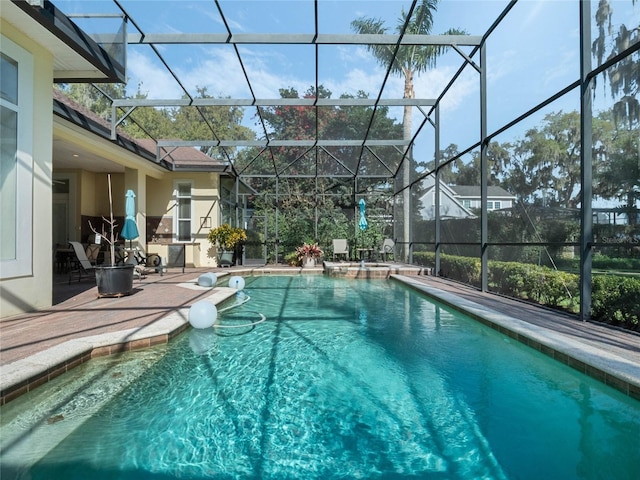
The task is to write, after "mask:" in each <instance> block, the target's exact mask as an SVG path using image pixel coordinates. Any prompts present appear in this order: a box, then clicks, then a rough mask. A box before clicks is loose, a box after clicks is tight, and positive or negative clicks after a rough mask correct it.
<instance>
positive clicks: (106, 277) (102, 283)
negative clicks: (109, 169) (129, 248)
mask: <svg viewBox="0 0 640 480" xmlns="http://www.w3.org/2000/svg"><path fill="white" fill-rule="evenodd" d="M107 181H108V183H109V219H108V220H107V219H106V218H104V217H102V220H103V221H104V222H105V223H106V224H108V225H109V234H108V235H107V233H106V232H105V228H104V224H103V225H102V233H99V232H98V231H97V230H96V229H95V228H93V225H91V222H89V228H91V230H92V231H93V233H95V234H96V235H101V238H103V239H104V240H105V241H106V242H107V243H108V244H109V253H110V262H109V264H108V265H101V266H96V267H95V271H96V285H97V287H98V296H99V297H120V296H123V295H129V294H130V293H131V292H132V291H133V269H134V265H133V264H124V265H116V248H115V247H116V245H115V244H116V241H117V237H118V236H117V234H116V233H115V227H116V226H117V225H116V222H115V220H114V219H113V199H112V196H111V175H107Z"/></svg>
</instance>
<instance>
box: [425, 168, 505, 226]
mask: <svg viewBox="0 0 640 480" xmlns="http://www.w3.org/2000/svg"><path fill="white" fill-rule="evenodd" d="M423 187H425V188H426V190H425V193H424V194H423V195H422V196H421V197H420V202H421V206H422V207H421V210H420V211H421V214H422V218H423V219H425V220H435V218H436V215H435V208H436V188H435V181H434V179H433V178H432V177H428V178H427V179H425V181H424V182H423ZM487 199H488V210H500V209H504V208H511V207H512V206H513V205H514V202H515V200H516V197H515V196H514V195H511V194H510V193H509V192H507V191H506V190H505V189H504V188H502V187H488V195H487ZM476 209H480V187H479V186H478V187H476V186H466V185H445V184H443V183H441V184H440V218H442V219H447V218H475V217H476V214H475V213H474V211H475V210H476Z"/></svg>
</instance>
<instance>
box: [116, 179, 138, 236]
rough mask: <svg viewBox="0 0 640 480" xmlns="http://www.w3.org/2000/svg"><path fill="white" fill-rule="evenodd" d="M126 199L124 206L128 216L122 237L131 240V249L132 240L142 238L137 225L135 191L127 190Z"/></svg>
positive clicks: (121, 233)
mask: <svg viewBox="0 0 640 480" xmlns="http://www.w3.org/2000/svg"><path fill="white" fill-rule="evenodd" d="M125 197H126V202H125V205H124V211H125V215H126V216H125V219H124V226H123V227H122V232H120V236H121V237H122V238H124V239H125V240H129V248H131V240H133V239H134V238H138V237H139V236H140V233H139V232H138V225H137V224H136V204H135V198H136V194H135V193H134V192H133V190H127V193H126V194H125Z"/></svg>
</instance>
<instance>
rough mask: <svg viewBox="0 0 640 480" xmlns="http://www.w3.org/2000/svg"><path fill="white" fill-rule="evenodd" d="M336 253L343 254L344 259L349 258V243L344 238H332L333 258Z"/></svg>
mask: <svg viewBox="0 0 640 480" xmlns="http://www.w3.org/2000/svg"><path fill="white" fill-rule="evenodd" d="M337 255H344V258H345V260H348V259H349V243H348V242H347V239H346V238H334V239H333V259H334V260H335V259H336V256H337Z"/></svg>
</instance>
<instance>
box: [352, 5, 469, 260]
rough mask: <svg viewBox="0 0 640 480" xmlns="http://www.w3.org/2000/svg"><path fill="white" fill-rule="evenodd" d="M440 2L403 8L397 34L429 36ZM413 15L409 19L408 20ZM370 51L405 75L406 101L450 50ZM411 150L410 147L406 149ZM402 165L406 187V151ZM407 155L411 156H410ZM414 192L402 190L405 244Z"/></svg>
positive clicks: (406, 132)
mask: <svg viewBox="0 0 640 480" xmlns="http://www.w3.org/2000/svg"><path fill="white" fill-rule="evenodd" d="M438 1H439V0H422V1H421V2H420V4H419V5H417V6H415V3H416V2H415V1H414V2H413V4H412V6H413V7H414V8H412V9H410V10H409V12H408V13H407V12H405V10H404V8H403V9H402V13H401V16H400V18H399V19H398V24H397V25H396V32H397V33H398V34H402V33H404V34H410V35H429V34H430V33H431V28H432V27H433V12H435V11H436V9H437V7H438ZM409 16H410V18H409ZM351 27H352V28H353V30H354V31H355V32H356V33H359V34H384V33H387V31H388V28H387V27H385V25H384V22H383V21H382V20H380V19H375V18H365V17H361V18H359V19H357V20H354V21H352V22H351ZM465 34H466V32H465V31H462V30H457V29H450V30H448V31H447V32H445V35H465ZM367 48H368V49H369V51H371V52H372V53H373V55H374V56H375V57H376V59H377V60H378V63H380V65H382V66H383V67H386V68H389V66H390V68H391V73H393V74H395V75H402V76H404V94H403V98H415V91H414V89H413V77H414V75H415V74H419V73H422V72H424V71H427V70H428V69H431V68H434V67H435V66H436V57H438V56H440V55H442V53H444V52H445V51H446V49H447V48H448V47H446V46H444V45H407V46H402V47H400V48H398V49H397V52H396V46H395V45H368V46H367ZM402 123H403V138H404V140H410V139H411V127H412V125H411V106H409V105H405V107H404V112H403V118H402ZM406 148H407V149H408V148H410V147H409V146H407V147H406ZM404 153H405V156H404V162H403V177H404V186H405V187H408V185H409V182H410V173H411V158H412V152H411V151H409V152H407V151H406V150H405V152H404ZM407 153H408V154H407ZM410 198H411V192H410V190H409V188H405V189H404V191H403V202H404V207H403V210H404V241H405V242H407V241H408V240H409V222H410V221H411V218H410V215H409V202H410ZM408 259H409V250H408V249H405V253H404V260H405V261H408Z"/></svg>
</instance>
